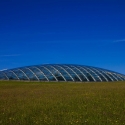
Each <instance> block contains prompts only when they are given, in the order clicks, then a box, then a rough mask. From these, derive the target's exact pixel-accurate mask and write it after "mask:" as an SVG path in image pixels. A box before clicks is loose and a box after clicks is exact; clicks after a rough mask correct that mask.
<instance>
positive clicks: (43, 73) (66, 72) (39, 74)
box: [0, 64, 125, 82]
mask: <svg viewBox="0 0 125 125" xmlns="http://www.w3.org/2000/svg"><path fill="white" fill-rule="evenodd" d="M0 80H26V81H57V82H58V81H73V82H98V81H99V82H102V81H107V82H108V81H124V80H125V75H123V74H120V73H117V72H113V71H110V70H106V69H102V68H97V67H92V66H84V65H72V64H45V65H34V66H26V67H20V68H14V69H9V70H4V71H0Z"/></svg>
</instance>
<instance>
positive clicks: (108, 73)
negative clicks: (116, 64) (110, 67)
mask: <svg viewBox="0 0 125 125" xmlns="http://www.w3.org/2000/svg"><path fill="white" fill-rule="evenodd" d="M106 72H107V73H108V74H110V75H111V76H112V77H113V78H114V79H116V81H118V79H117V78H116V77H115V76H114V75H113V74H112V73H110V72H109V71H106Z"/></svg>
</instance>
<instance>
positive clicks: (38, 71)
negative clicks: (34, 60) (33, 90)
mask: <svg viewBox="0 0 125 125" xmlns="http://www.w3.org/2000/svg"><path fill="white" fill-rule="evenodd" d="M30 69H31V70H32V71H33V72H34V73H35V75H36V76H37V77H38V78H39V80H40V81H48V80H47V79H46V77H45V76H44V75H43V73H42V72H41V71H40V70H39V69H37V68H35V67H30Z"/></svg>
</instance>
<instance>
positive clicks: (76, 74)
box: [64, 65, 82, 82]
mask: <svg viewBox="0 0 125 125" xmlns="http://www.w3.org/2000/svg"><path fill="white" fill-rule="evenodd" d="M64 66H65V67H67V68H68V69H70V70H71V71H72V72H73V73H74V74H75V75H76V76H77V77H78V78H79V80H80V81H81V82H82V80H81V78H80V77H79V76H78V74H77V73H76V72H75V71H74V70H72V68H70V67H69V66H67V65H64Z"/></svg>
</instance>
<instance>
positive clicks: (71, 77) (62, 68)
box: [56, 65, 75, 81]
mask: <svg viewBox="0 0 125 125" xmlns="http://www.w3.org/2000/svg"><path fill="white" fill-rule="evenodd" d="M56 66H58V67H60V68H61V69H63V70H64V71H65V72H66V73H67V74H68V75H69V77H70V78H71V79H72V80H73V81H75V80H74V79H73V77H72V76H71V75H70V74H69V72H68V71H67V70H65V68H63V67H62V66H60V65H56Z"/></svg>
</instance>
